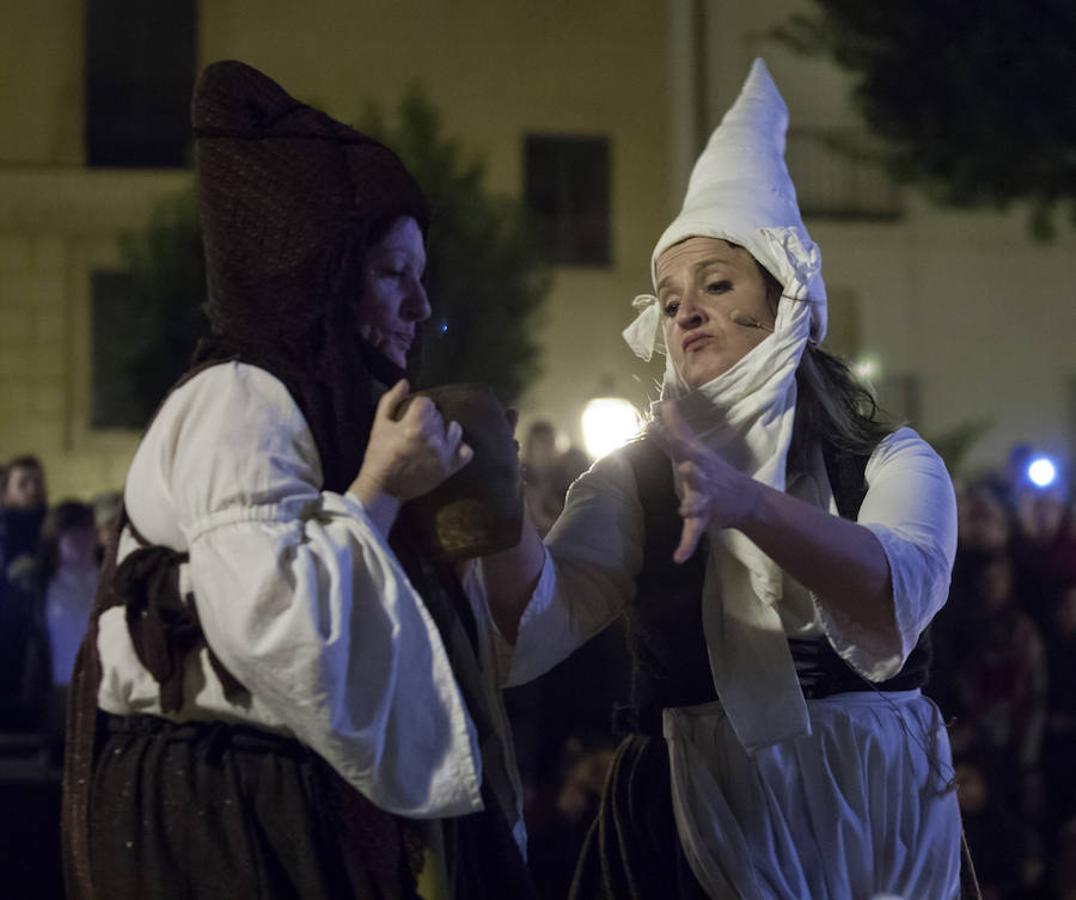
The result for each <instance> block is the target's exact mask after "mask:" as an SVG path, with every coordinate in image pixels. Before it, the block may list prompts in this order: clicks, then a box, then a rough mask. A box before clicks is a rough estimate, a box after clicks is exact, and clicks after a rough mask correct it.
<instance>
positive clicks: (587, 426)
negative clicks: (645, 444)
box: [583, 397, 643, 459]
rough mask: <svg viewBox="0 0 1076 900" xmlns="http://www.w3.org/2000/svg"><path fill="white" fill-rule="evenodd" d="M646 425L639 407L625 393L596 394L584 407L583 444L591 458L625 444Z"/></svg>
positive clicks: (596, 457) (600, 455) (603, 454)
mask: <svg viewBox="0 0 1076 900" xmlns="http://www.w3.org/2000/svg"><path fill="white" fill-rule="evenodd" d="M642 427H643V417H642V416H641V415H640V414H639V410H637V409H636V408H635V407H634V406H632V405H631V403H629V402H628V401H627V400H624V399H623V398H621V397H596V398H595V399H593V400H591V401H590V402H589V403H588V404H587V405H586V406H585V407H584V408H583V446H584V447H585V448H586V451H587V455H588V456H590V458H591V459H598V458H599V457H602V456H605V454H607V453H611V452H612V451H613V450H616V448H617V447H623V446H624V444H626V443H627V442H628V441H630V440H631V439H632V438H633V437H635V436H636V435H638V434H639V432H640V431H641V430H642Z"/></svg>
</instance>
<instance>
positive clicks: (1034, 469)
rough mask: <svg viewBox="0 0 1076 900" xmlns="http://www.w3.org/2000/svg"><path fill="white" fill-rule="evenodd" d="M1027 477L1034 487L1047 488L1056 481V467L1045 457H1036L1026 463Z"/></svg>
mask: <svg viewBox="0 0 1076 900" xmlns="http://www.w3.org/2000/svg"><path fill="white" fill-rule="evenodd" d="M1027 477H1028V478H1029V479H1031V483H1032V484H1033V485H1035V486H1036V487H1040V488H1047V487H1049V486H1050V485H1051V484H1053V483H1054V482H1055V481H1056V480H1057V466H1055V465H1054V463H1053V460H1050V459H1047V458H1046V457H1045V456H1037V457H1035V459H1033V460H1031V462H1030V463H1028V467H1027Z"/></svg>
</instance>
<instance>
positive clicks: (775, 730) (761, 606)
mask: <svg viewBox="0 0 1076 900" xmlns="http://www.w3.org/2000/svg"><path fill="white" fill-rule="evenodd" d="M765 237H766V239H767V240H769V241H770V242H771V245H772V248H773V250H774V255H775V256H778V257H779V259H781V260H782V262H783V263H784V264H785V271H784V272H783V273H781V274H782V275H783V277H782V278H781V279H780V280H781V282H782V283H783V284H784V285H785V290H784V294H783V296H782V298H781V302H780V303H779V304H778V308H777V319H776V322H775V324H774V333H773V334H771V335H769V336H767V337H766V339H765V340H763V341H762V342H761V343H760V344H758V346H756V347H755V348H753V349H752V350H751V352H750V353H748V354H747V355H746V356H745V357H744V358H743V359H741V360H740V361H739V362H737V363H736V364H735V365H734V366H733V367H732V368H731V369H729V370H728V371H727V372H724V373H723V374H721V375H719V376H718V377H717V378H715V379H713V380H712V381H710V382H708V383H707V384H704V385H702V386H701V387H699V388H697V389H696V390H694V391H688V390H687V389H686V388H685V387H684V385H683V382H682V381H681V380H680V378H679V376H678V375H677V374H675V373H674V372H669V371H667V372H666V377H665V382H664V385H663V389H662V398H663V399H662V400H660V401H658V402H657V403H655V404H653V406H652V413H653V414H654V416H655V418H660V412H661V406H662V403H664V402H667V401H668V400H675V401H676V402H677V404H678V406H679V409H680V412H681V414H682V415H683V416H684V418H685V419H686V421H687V423H688V425H689V426H690V427H691V429H692V430H693V431H694V433H695V434H696V435H697V436H698V437H699V439H700V440H701V441H702V442H703V443H704V444H706V446H707V447H709V448H710V449H711V450H713V451H714V452H716V453H717V454H719V455H720V456H721V457H722V458H723V459H724V460H725V461H726V462H728V463H729V464H730V465H732V466H734V467H735V468H736V469H738V470H739V471H741V472H744V473H745V474H747V475H750V476H751V477H752V478H754V479H756V480H757V481H761V482H762V483H763V484H767V485H769V486H770V487H772V488H775V489H776V490H779V491H783V490H785V470H786V463H787V457H788V448H789V444H790V443H791V441H792V428H793V424H794V420H795V413H796V370H797V368H798V367H799V362H800V358H801V357H802V355H803V351H804V348H805V347H806V345H807V341H808V339H809V337H810V327H811V303H810V302H809V301H808V300H807V298H806V290H807V289H806V285H807V284H809V283H810V282H811V278H812V277H813V275H814V274H815V273H816V272H817V270H818V267H819V265H820V259H819V256H818V251H817V248H816V247H815V246H814V245H813V244H811V245H810V247H804V246H803V244H802V243H801V242H800V239H799V236H798V235H797V234H796V233H795V230H794V229H770V230H766V231H765ZM669 368H670V369H671V366H670V367H669ZM709 543H710V555H709V557H708V559H707V563H706V577H705V581H704V586H703V594H702V618H703V627H704V633H705V636H706V646H707V650H708V653H709V657H710V668H711V672H712V675H713V679H714V688H715V689H716V691H717V695H718V697H719V698H720V700H721V703H722V705H723V706H724V708H725V711H726V713H727V715H728V718H729V721H730V723H731V725H732V727H733V730H734V731H735V733H736V736H737V737H738V738H739V740H740V742H741V744H742V745H743V747H744V748H745V749H746V750H747V751H748V752H753V751H755V750H757V749H759V748H761V747H767V746H770V745H772V744H775V743H778V742H780V741H784V740H787V739H789V738H792V737H795V736H797V735H801V734H809V733H810V723H809V720H808V717H807V706H806V703H805V702H804V699H803V693H802V691H801V690H800V686H799V680H798V678H797V677H796V670H795V666H794V664H793V662H792V656H791V653H790V652H789V649H788V643H787V641H786V638H785V634H784V629H783V627H782V625H781V619H780V616H779V614H778V611H777V609H776V608H775V604H776V603H777V602H778V601H779V600H780V599H781V595H782V584H783V578H782V573H781V570H780V569H779V568H778V566H777V565H776V563H774V562H773V560H771V559H770V558H769V557H768V556H767V555H766V554H765V553H763V552H762V551H761V550H760V549H759V548H758V547H757V546H755V544H754V543H753V542H752V541H750V540H749V539H748V538H747V537H746V536H745V535H744V534H743V533H741V532H739V531H736V530H733V529H724V530H717V531H715V532H713V533H711V534H710V542H709Z"/></svg>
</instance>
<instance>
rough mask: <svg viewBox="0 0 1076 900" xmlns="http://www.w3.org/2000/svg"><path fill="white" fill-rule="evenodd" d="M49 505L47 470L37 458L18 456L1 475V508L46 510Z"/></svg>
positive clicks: (5, 467) (6, 466)
mask: <svg viewBox="0 0 1076 900" xmlns="http://www.w3.org/2000/svg"><path fill="white" fill-rule="evenodd" d="M47 504H48V493H47V491H46V490H45V468H44V466H42V465H41V460H39V459H38V458H37V457H36V456H32V455H30V454H27V455H25V456H16V457H15V458H14V459H13V460H11V461H10V462H9V463H8V464H7V465H5V466H4V470H3V475H0V506H2V507H4V508H5V509H44V508H45V506H46V505H47Z"/></svg>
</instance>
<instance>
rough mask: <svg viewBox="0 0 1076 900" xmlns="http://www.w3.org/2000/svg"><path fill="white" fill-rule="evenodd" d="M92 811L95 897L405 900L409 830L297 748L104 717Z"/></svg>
mask: <svg viewBox="0 0 1076 900" xmlns="http://www.w3.org/2000/svg"><path fill="white" fill-rule="evenodd" d="M102 731H103V732H104V734H103V735H102V737H103V742H102V745H101V747H100V749H99V751H98V753H97V756H96V764H95V766H94V776H93V790H92V797H93V801H92V804H91V809H90V860H91V870H92V874H93V882H94V894H95V896H98V897H102V898H128V897H130V898H136V897H152V898H154V900H173V898H174V900H179V898H217V897H219V898H228V900H239V898H244V900H245V898H259V900H261V898H267V900H270V898H271V900H284V898H338V897H339V898H363V900H366V898H377V900H381V898H413V897H416V896H417V895H416V893H415V882H416V878H415V872H416V871H417V869H418V868H419V867H420V866H421V860H422V846H421V843H420V842H419V840H418V832H417V830H416V829H415V828H414V826H413V825H412V824H410V823H408V822H407V821H406V820H404V819H401V818H400V817H397V816H394V815H391V814H389V813H386V812H384V811H382V810H380V809H378V808H377V807H375V806H374V805H373V804H372V803H370V802H369V801H368V800H366V799H365V798H363V797H362V796H361V795H360V794H359V793H358V792H357V791H355V790H354V789H352V788H351V787H350V786H348V785H347V784H346V783H345V782H343V781H342V780H341V779H340V777H339V776H338V775H336V774H335V773H334V772H333V771H332V770H331V769H330V768H329V766H328V765H327V764H326V763H325V762H324V761H323V760H322V759H321V758H320V757H319V756H317V755H316V754H315V753H314V752H313V751H311V750H310V749H309V748H307V747H305V746H303V745H302V744H300V743H299V742H297V741H294V740H288V739H285V738H281V737H278V736H275V735H271V734H269V733H267V732H262V731H258V730H256V729H252V728H246V727H242V726H236V725H229V724H225V723H199V724H187V725H174V724H171V723H168V722H166V721H164V720H162V719H159V718H156V717H151V716H136V717H129V718H116V717H106V723H105V727H104V728H103V729H102Z"/></svg>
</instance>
